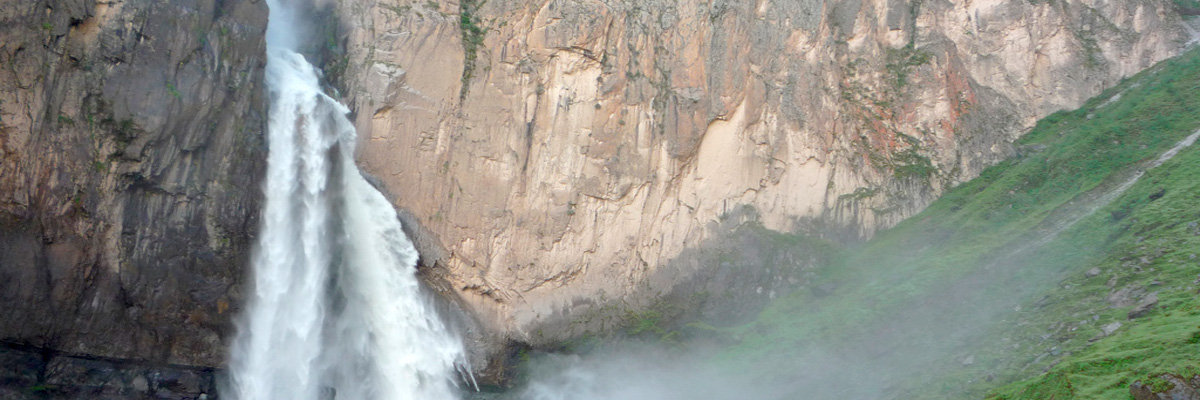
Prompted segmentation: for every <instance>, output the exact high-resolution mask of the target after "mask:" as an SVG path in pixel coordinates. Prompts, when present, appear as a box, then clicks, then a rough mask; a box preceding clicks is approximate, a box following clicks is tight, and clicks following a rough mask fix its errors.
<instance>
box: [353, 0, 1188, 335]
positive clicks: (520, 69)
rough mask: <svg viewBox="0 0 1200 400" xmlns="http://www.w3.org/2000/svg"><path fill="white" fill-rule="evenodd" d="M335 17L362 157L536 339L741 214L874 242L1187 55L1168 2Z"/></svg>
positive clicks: (480, 294)
mask: <svg viewBox="0 0 1200 400" xmlns="http://www.w3.org/2000/svg"><path fill="white" fill-rule="evenodd" d="M338 7H339V10H338V13H339V14H340V16H341V18H342V20H343V21H342V23H343V26H344V27H345V35H346V36H345V38H344V39H345V43H346V44H347V48H349V52H348V55H347V56H348V58H347V60H345V61H346V65H347V66H348V67H347V68H346V69H345V74H344V76H343V77H342V81H343V84H344V86H345V88H346V89H347V93H345V95H346V96H347V100H348V101H349V102H350V103H351V105H352V107H353V108H354V109H355V110H357V124H358V126H359V128H360V135H361V137H362V144H361V146H360V155H359V157H360V163H361V164H362V166H363V168H364V169H365V170H366V171H368V172H370V173H372V174H374V175H376V176H377V177H378V178H379V179H380V180H381V181H382V182H383V183H384V185H385V186H386V188H387V189H388V190H389V191H390V192H391V193H392V194H393V195H394V196H395V202H396V205H397V206H398V207H401V208H405V209H408V210H410V211H411V212H412V214H413V215H414V216H415V219H416V220H417V221H418V222H419V223H420V224H421V225H423V226H424V228H425V229H427V230H428V231H429V232H430V233H431V235H432V236H433V237H434V239H431V240H432V241H436V242H437V243H439V244H440V245H439V246H431V247H430V250H427V251H426V255H427V258H430V259H435V260H436V261H437V265H439V266H440V267H439V269H440V268H444V269H441V270H440V273H441V274H442V275H444V276H445V277H446V279H447V280H448V281H449V282H450V283H451V284H452V287H453V289H454V290H455V291H457V292H458V293H459V295H461V297H462V298H463V299H464V300H465V302H466V303H467V304H468V305H469V308H471V309H472V311H474V312H475V313H476V315H477V316H479V317H480V319H481V320H482V321H483V323H484V324H485V325H486V326H487V327H489V328H490V329H492V330H495V331H497V332H502V333H503V334H504V335H506V336H507V337H510V338H513V339H517V340H522V341H526V342H530V343H534V344H536V343H542V342H544V341H549V340H556V339H562V338H565V337H569V336H570V335H572V334H576V333H578V332H579V331H581V330H583V329H589V328H594V327H595V326H594V324H589V323H588V322H587V321H581V320H580V316H581V315H584V314H586V313H588V312H590V311H594V309H595V308H597V306H603V305H605V304H609V303H610V302H609V301H611V300H614V299H624V300H623V301H627V302H630V304H635V305H636V304H639V303H638V302H639V301H644V300H646V299H648V298H650V297H653V296H654V295H655V293H660V292H665V291H667V290H669V289H670V287H671V286H672V285H673V284H674V283H676V282H679V281H680V280H682V279H685V278H687V275H689V274H691V273H694V271H695V270H696V269H686V268H685V269H679V270H678V271H677V272H672V273H670V274H665V275H664V274H663V273H661V272H662V268H663V266H664V265H667V264H668V263H669V262H670V261H671V260H673V259H676V258H677V257H678V256H679V255H680V254H681V253H682V252H684V251H685V250H687V249H689V248H693V247H696V246H698V244H699V243H701V242H702V241H704V240H706V239H711V238H715V237H718V236H719V234H721V233H722V232H723V230H724V229H726V228H723V226H726V225H727V224H722V223H721V221H722V217H723V216H728V215H730V214H731V213H733V212H734V211H735V210H743V209H745V208H746V207H752V208H754V209H755V210H756V211H757V213H756V214H757V218H758V220H759V221H761V223H762V224H763V225H764V226H765V227H767V228H769V229H773V230H778V231H801V232H810V233H816V234H820V235H823V236H825V237H830V238H835V239H842V238H861V237H865V236H869V235H871V234H872V233H873V232H874V231H876V230H878V229H881V228H885V227H888V226H890V225H892V224H894V223H896V222H897V221H899V220H901V219H903V218H905V217H907V216H910V215H912V214H914V213H915V212H917V211H919V210H920V209H921V208H922V207H924V206H925V205H926V204H928V203H929V202H930V201H931V200H932V199H933V198H934V197H935V196H937V195H938V194H939V193H941V192H942V191H943V190H944V188H946V187H947V186H948V185H952V184H955V183H957V182H961V181H964V180H966V179H969V178H972V177H974V176H976V175H977V174H978V173H979V172H980V171H981V170H982V169H983V168H984V167H986V166H987V165H990V164H992V163H994V162H996V161H998V160H1000V159H1001V158H1003V157H1005V156H1006V155H1007V154H1009V152H1010V146H1009V144H1010V143H1011V142H1012V141H1013V140H1014V139H1015V138H1016V137H1018V136H1019V135H1020V134H1022V133H1023V132H1025V131H1027V130H1028V129H1029V128H1031V125H1032V123H1033V122H1034V121H1035V120H1036V119H1037V118H1039V117H1042V116H1045V115H1047V114H1048V113H1050V112H1053V111H1055V110H1058V109H1062V108H1067V107H1074V106H1076V105H1078V104H1080V103H1081V102H1082V101H1083V100H1084V99H1086V98H1088V97H1090V96H1092V95H1095V94H1097V93H1098V92H1099V91H1100V90H1101V89H1102V88H1104V87H1106V86H1109V85H1111V84H1112V83H1114V82H1116V81H1117V80H1119V79H1120V78H1121V77H1123V76H1126V75H1129V74H1132V73H1134V72H1136V71H1139V70H1140V69H1142V68H1144V67H1147V66H1149V65H1151V64H1152V63H1154V62H1156V61H1158V60H1161V59H1163V58H1166V57H1169V56H1171V55H1174V54H1176V53H1177V52H1178V51H1179V50H1180V49H1181V47H1182V46H1183V44H1184V42H1185V41H1186V39H1185V37H1184V34H1183V33H1182V32H1183V31H1182V30H1181V28H1180V27H1179V17H1178V15H1177V14H1176V13H1175V11H1173V9H1172V8H1171V6H1170V3H1169V2H1166V1H1153V0H1149V1H1144V0H1132V1H1076V0H1070V1H1055V2H1029V1H1023V0H1012V1H1001V0H975V1H968V2H945V1H923V2H901V1H896V0H891V1H888V0H804V1H771V0H758V1H743V2H734V1H690V0H683V1H674V0H672V1H598V0H549V1H547V0H530V1H524V0H520V1H490V2H486V3H484V4H483V5H482V6H478V2H475V1H470V2H467V3H463V4H459V3H458V2H453V1H441V2H432V1H431V2H422V1H407V0H399V1H394V0H389V1H379V0H346V1H341V2H339V3H338ZM464 66H466V68H465V70H464ZM464 85H465V86H464ZM426 239H429V238H426ZM434 247H438V248H437V249H433V248H434ZM434 250H435V251H434ZM427 261H430V260H427ZM702 268H703V267H700V269H702ZM652 278H653V279H652ZM551 327H553V329H550V328H551ZM543 328H546V329H543Z"/></svg>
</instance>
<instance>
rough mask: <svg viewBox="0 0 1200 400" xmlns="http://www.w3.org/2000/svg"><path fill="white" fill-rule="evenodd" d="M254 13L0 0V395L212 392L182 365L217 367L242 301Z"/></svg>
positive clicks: (240, 4) (183, 0)
mask: <svg viewBox="0 0 1200 400" xmlns="http://www.w3.org/2000/svg"><path fill="white" fill-rule="evenodd" d="M266 18H267V10H266V7H265V4H263V3H262V2H260V1H257V0H223V1H219V0H179V1H169V2H164V1H155V0H125V1H105V0H98V1H97V0H63V1H25V0H22V1H5V2H3V3H0V309H2V310H3V312H0V342H2V343H3V344H4V346H3V347H0V366H2V367H3V369H0V371H2V374H0V383H2V386H4V388H0V397H5V398H12V397H17V398H20V397H21V396H23V395H30V396H44V395H47V394H50V395H63V396H66V395H70V394H71V393H73V391H75V390H82V392H78V394H77V395H78V396H80V397H84V398H88V397H91V396H100V393H101V392H104V393H108V394H114V393H118V392H120V391H122V390H127V391H129V392H124V393H125V396H134V395H135V394H138V393H140V394H145V393H155V392H157V393H158V395H161V396H170V395H172V393H174V394H178V395H184V394H187V395H190V396H195V395H196V394H197V393H199V392H202V391H211V390H212V387H211V386H212V382H211V380H210V377H208V376H207V375H208V374H207V373H206V372H205V371H203V370H195V369H189V368H188V367H187V366H202V367H205V368H211V367H215V366H218V365H220V364H221V363H222V361H223V358H224V354H225V343H226V338H224V337H223V335H225V334H227V333H229V332H230V331H231V329H230V328H231V326H230V318H231V315H232V314H233V313H234V312H235V311H234V309H235V308H236V307H237V306H238V305H240V304H241V302H242V301H241V298H240V297H241V293H240V290H239V285H240V282H241V280H242V278H243V276H244V272H243V271H244V269H243V267H244V266H245V264H246V262H247V258H248V257H247V255H248V252H249V249H250V246H251V244H252V240H251V237H252V236H253V232H254V230H255V229H256V228H257V223H256V222H255V221H256V219H257V218H256V216H257V215H258V204H259V198H260V197H261V192H260V189H259V185H258V183H257V182H258V181H259V179H260V176H261V173H262V167H263V153H264V151H265V148H264V143H263V140H262V129H263V123H264V120H263V118H264V117H263V111H264V110H265V108H264V102H263V100H262V99H263V88H262V86H261V82H262V67H263V60H264V54H263V48H264V44H263V31H264V29H265V27H266ZM76 356H77V357H76ZM167 364H182V365H184V366H183V367H181V368H183V369H179V370H167V369H164V368H162V367H164V366H166V365H167ZM7 389H14V390H16V391H15V392H4V391H3V390H7ZM26 390H33V392H26Z"/></svg>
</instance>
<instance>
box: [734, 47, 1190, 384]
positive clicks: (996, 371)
mask: <svg viewBox="0 0 1200 400" xmlns="http://www.w3.org/2000/svg"><path fill="white" fill-rule="evenodd" d="M899 58H900V59H911V58H912V56H911V55H909V56H907V57H899ZM913 62H915V61H913ZM911 64H912V62H910V61H905V62H902V63H897V64H896V65H897V66H906V65H911ZM905 68H906V67H905ZM899 70H901V71H902V70H903V68H900V69H899ZM1118 93H1119V94H1120V95H1121V96H1120V98H1119V99H1117V100H1115V101H1111V102H1109V101H1108V100H1109V99H1111V98H1113V97H1114V96H1116V95H1117V94H1118ZM1198 128H1200V51H1197V50H1193V51H1190V52H1188V53H1186V54H1184V55H1182V56H1180V57H1177V58H1175V59H1172V60H1169V61H1166V62H1164V63H1161V64H1160V65H1158V66H1156V67H1153V68H1151V69H1149V70H1147V71H1146V72H1143V73H1141V74H1139V75H1137V76H1136V77H1133V78H1131V79H1128V80H1126V81H1124V82H1122V83H1121V84H1119V85H1117V86H1116V87H1114V88H1111V89H1109V90H1107V91H1105V92H1104V93H1103V94H1101V95H1100V96H1097V97H1096V98H1095V99H1093V100H1090V101H1088V102H1087V103H1086V104H1085V105H1084V106H1083V107H1081V108H1079V109H1077V110H1073V111H1063V112H1059V113H1056V114H1054V115H1051V116H1049V117H1047V118H1045V119H1043V120H1042V121H1040V122H1039V123H1038V124H1037V127H1036V128H1035V129H1034V130H1033V131H1032V132H1030V133H1029V134H1028V135H1026V136H1025V137H1024V138H1022V139H1021V140H1020V141H1019V142H1018V143H1017V145H1018V146H1020V147H1022V148H1026V149H1040V150H1039V151H1034V152H1026V153H1027V154H1025V155H1024V156H1023V157H1021V158H1015V159H1010V160H1008V161H1005V162H1003V163H1001V164H999V165H996V166H994V167H992V168H989V169H987V170H985V171H984V172H983V173H982V174H981V176H980V177H978V178H977V179H974V180H972V181H970V182H967V183H965V184H963V185H960V186H959V187H956V188H953V189H952V190H950V191H948V192H947V193H946V194H945V195H944V196H943V197H942V198H941V199H939V200H938V201H936V202H935V203H934V204H932V205H930V207H928V208H927V209H926V210H925V211H924V212H922V213H920V214H918V215H916V216H914V217H912V218H910V219H908V220H906V221H904V222H902V223H901V224H899V225H898V226H896V227H895V228H893V229H890V230H888V231H886V232H883V233H881V234H879V235H878V236H877V237H876V238H874V239H873V240H871V241H869V242H867V243H864V244H861V245H858V246H854V247H851V248H848V249H846V250H844V251H843V252H841V254H840V255H838V256H836V257H835V260H834V261H833V262H831V263H830V265H828V266H827V267H825V268H822V269H821V270H820V271H819V272H818V274H817V276H818V278H817V283H819V284H822V285H824V286H828V287H834V288H836V289H835V290H833V293H832V294H829V293H822V292H820V291H798V292H795V293H793V294H792V295H790V296H787V297H784V298H782V299H780V300H778V301H776V302H774V303H772V304H771V305H770V306H768V307H767V309H765V310H764V311H763V312H762V313H761V314H760V315H759V316H758V317H757V318H756V319H755V320H754V321H753V322H751V323H748V324H745V325H742V326H739V327H736V328H732V329H728V330H726V331H725V334H727V335H729V336H730V337H733V338H735V339H736V341H737V343H736V344H734V345H733V346H732V347H731V348H730V349H728V350H727V351H726V352H725V353H724V354H723V355H722V356H721V358H720V361H721V362H722V363H723V364H725V365H727V366H729V367H731V368H736V369H743V370H744V369H747V368H755V369H754V370H756V371H761V369H760V368H759V367H761V366H764V365H765V366H774V367H775V368H770V367H769V368H768V369H772V372H769V373H767V374H768V375H774V376H767V377H764V378H763V379H764V380H781V379H784V380H786V379H795V378H796V377H795V376H791V375H789V374H794V373H795V372H794V371H795V368H793V367H792V366H794V365H795V363H796V362H797V360H799V359H802V358H803V357H804V356H805V354H810V353H812V352H813V351H815V350H821V351H822V352H825V353H833V354H838V358H839V361H842V362H850V363H859V364H877V365H873V366H864V367H863V368H866V370H868V371H871V372H872V373H873V374H876V375H877V376H876V375H873V376H872V379H874V380H877V381H881V382H879V383H881V384H882V385H881V387H880V388H879V390H880V391H881V392H880V393H884V394H885V396H886V397H897V398H981V397H985V396H990V397H991V398H996V399H1026V398H1028V399H1034V398H1038V399H1044V398H1058V399H1063V398H1113V397H1118V398H1127V397H1128V396H1129V395H1128V393H1129V388H1128V385H1129V384H1130V383H1132V382H1133V381H1134V380H1138V379H1142V380H1146V379H1149V378H1153V377H1154V376H1156V374H1162V373H1166V372H1178V371H1183V370H1185V369H1186V368H1189V367H1194V366H1198V365H1200V344H1197V343H1194V342H1197V341H1200V339H1196V338H1197V337H1200V326H1198V324H1200V318H1197V316H1200V300H1197V296H1196V294H1195V290H1196V289H1195V286H1196V285H1197V284H1196V283H1193V281H1194V280H1196V279H1197V274H1200V260H1198V259H1196V258H1194V257H1195V255H1194V253H1200V236H1198V235H1200V228H1197V227H1196V224H1195V223H1196V222H1198V221H1200V209H1198V208H1197V207H1196V205H1197V204H1200V145H1198V146H1195V147H1191V148H1188V149H1186V150H1184V151H1183V152H1181V153H1180V154H1179V155H1178V156H1177V157H1175V158H1174V159H1172V160H1171V161H1169V162H1167V163H1165V164H1163V165H1162V166H1160V167H1158V168H1155V169H1152V170H1149V171H1148V172H1146V174H1145V175H1144V176H1143V177H1141V179H1139V180H1138V181H1137V183H1136V184H1134V185H1132V186H1131V187H1129V188H1128V190H1126V191H1125V192H1123V194H1121V195H1119V196H1116V197H1115V198H1111V200H1110V201H1109V198H1104V197H1103V196H1101V195H1102V194H1105V193H1114V192H1113V188H1115V187H1117V186H1118V185H1119V183H1120V182H1122V181H1124V180H1126V179H1127V178H1128V177H1130V176H1131V174H1133V173H1135V169H1136V168H1138V166H1139V165H1144V163H1146V162H1147V160H1152V159H1154V158H1157V157H1158V155H1160V154H1161V153H1163V152H1164V151H1165V150H1167V149H1168V148H1170V147H1172V146H1173V145H1175V144H1176V143H1177V142H1178V141H1179V140H1181V139H1182V138H1184V137H1186V136H1187V135H1188V134H1190V133H1192V132H1194V131H1195V130H1196V129H1198ZM1092 268H1096V269H1098V270H1099V271H1100V273H1099V274H1096V275H1091V274H1085V271H1088V270H1090V269H1092ZM1123 288H1128V289H1130V290H1135V291H1140V292H1139V293H1150V292H1158V296H1159V299H1160V300H1159V306H1158V308H1157V309H1156V310H1155V311H1152V312H1151V313H1149V314H1148V315H1146V316H1143V317H1140V318H1137V319H1133V320H1130V319H1128V318H1127V313H1128V311H1129V306H1128V305H1125V306H1122V307H1112V306H1111V305H1110V303H1109V302H1108V300H1107V297H1108V296H1109V295H1110V294H1111V293H1113V292H1116V291H1118V290H1120V289H1123ZM1116 322H1120V323H1121V327H1120V328H1118V329H1117V330H1116V331H1115V332H1113V333H1112V334H1111V335H1108V336H1105V335H1104V334H1103V328H1104V327H1105V326H1109V325H1111V324H1113V323H1116ZM847 379H849V378H847ZM832 384H836V383H832Z"/></svg>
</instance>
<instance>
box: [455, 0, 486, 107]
mask: <svg viewBox="0 0 1200 400" xmlns="http://www.w3.org/2000/svg"><path fill="white" fill-rule="evenodd" d="M486 2H487V0H462V1H460V2H459V9H458V11H459V12H458V28H459V30H461V31H462V44H463V73H462V89H461V90H460V91H459V94H458V97H459V100H462V99H465V98H466V97H467V92H468V91H469V90H470V89H469V86H470V83H471V78H472V77H473V76H474V74H475V64H476V61H477V58H478V57H479V48H480V47H482V46H483V38H484V35H486V34H487V28H484V27H483V26H482V25H481V23H482V21H480V19H479V15H478V13H479V8H480V7H482V6H483V4H484V3H486Z"/></svg>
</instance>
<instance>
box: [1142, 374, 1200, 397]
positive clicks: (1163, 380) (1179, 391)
mask: <svg viewBox="0 0 1200 400" xmlns="http://www.w3.org/2000/svg"><path fill="white" fill-rule="evenodd" d="M1153 381H1154V382H1147V383H1142V381H1136V382H1134V383H1132V384H1130V385H1129V395H1130V396H1132V397H1133V398H1134V399H1135V400H1168V399H1169V400H1200V376H1192V378H1191V379H1184V378H1183V377H1182V376H1179V375H1176V374H1162V375H1159V376H1158V377H1157V378H1156V379H1154V380H1153Z"/></svg>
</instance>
